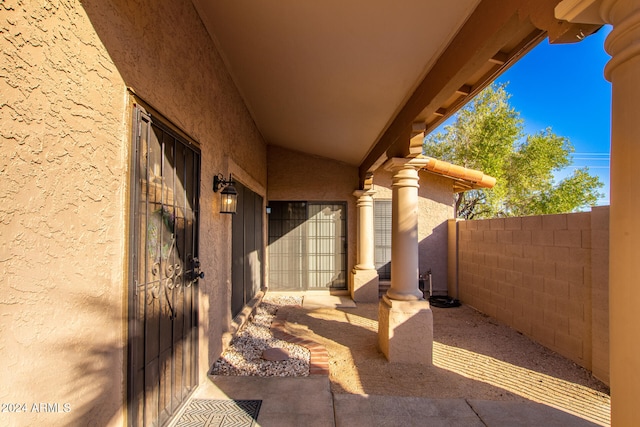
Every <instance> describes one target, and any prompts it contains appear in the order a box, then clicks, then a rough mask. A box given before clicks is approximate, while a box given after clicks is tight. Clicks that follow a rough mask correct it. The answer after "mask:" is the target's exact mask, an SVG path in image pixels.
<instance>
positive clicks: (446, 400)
mask: <svg viewBox="0 0 640 427" xmlns="http://www.w3.org/2000/svg"><path fill="white" fill-rule="evenodd" d="M376 310H377V305H376V304H357V306H354V305H353V304H351V303H349V301H345V300H344V299H340V298H337V297H327V296H322V297H320V298H312V297H305V304H303V306H302V307H286V310H285V311H286V328H287V332H289V333H291V334H293V335H296V336H301V337H304V338H305V339H307V340H309V339H312V340H314V341H315V342H317V343H320V344H322V345H324V346H325V347H326V348H327V351H328V353H329V362H330V363H329V367H330V369H329V370H330V374H329V376H327V375H311V376H308V377H285V378H282V377H267V378H265V377H240V376H239V377H228V376H210V377H209V378H208V379H207V381H206V382H205V383H203V384H200V386H199V387H198V389H197V391H196V392H195V393H194V396H193V397H194V398H200V399H233V400H256V399H258V400H262V407H261V409H260V413H259V416H258V420H257V423H256V425H259V426H263V427H269V426H337V427H351V426H354V427H359V426H363V427H364V426H367V427H369V426H403V427H405V426H489V427H494V426H495V427H499V426H540V425H544V426H597V425H600V426H607V425H609V423H610V415H609V412H610V403H609V399H608V396H607V395H606V393H604V392H603V389H604V386H603V385H602V384H601V383H599V382H598V381H597V380H595V379H593V378H589V377H588V373H586V371H584V370H583V369H582V368H580V367H578V366H577V365H575V364H573V363H572V362H570V361H567V360H566V359H564V358H562V357H561V356H559V355H557V354H555V353H553V352H550V351H549V350H546V349H544V348H543V347H541V346H539V345H537V344H535V343H532V342H531V341H530V340H528V338H526V337H523V336H522V335H520V334H518V333H517V332H516V331H513V330H511V329H509V328H506V327H504V326H501V325H499V324H497V323H495V321H493V320H492V319H490V318H487V317H486V316H483V315H481V314H480V313H477V312H476V311H475V310H473V309H471V308H469V307H464V306H463V307H462V308H461V309H460V310H459V309H458V308H452V309H435V308H434V366H433V367H427V368H425V367H423V366H420V365H415V366H414V365H411V364H403V365H402V366H394V365H393V364H389V363H388V362H386V360H385V359H384V356H382V355H381V354H380V353H379V351H377V349H376V329H375V328H376V327H377V321H376V319H375V317H376V315H375V313H376ZM455 310H459V311H457V312H456V311H455Z"/></svg>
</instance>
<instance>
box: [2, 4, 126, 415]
mask: <svg viewBox="0 0 640 427" xmlns="http://www.w3.org/2000/svg"><path fill="white" fill-rule="evenodd" d="M0 8H1V10H2V12H1V14H0V32H1V33H2V34H1V35H0V51H2V57H3V59H2V63H3V65H2V69H3V71H2V72H1V73H0V116H1V118H0V122H1V123H2V125H1V126H0V129H1V130H0V135H1V136H0V137H1V139H2V141H1V142H0V153H1V155H0V158H1V159H2V166H1V171H2V177H1V179H0V218H1V219H0V234H1V235H2V244H1V245H0V251H1V253H2V255H0V266H1V268H2V274H0V289H2V295H1V296H0V303H1V308H0V313H1V316H0V318H1V326H0V330H2V333H1V334H0V349H1V350H0V351H1V353H2V360H3V362H2V363H1V364H0V378H2V384H3V386H2V387H0V402H2V403H20V404H22V403H24V404H26V410H27V413H13V414H12V413H2V414H0V424H2V425H16V426H17V425H20V426H24V425H74V424H75V425H82V424H85V425H86V424H87V423H88V420H90V419H92V420H97V421H96V422H97V423H98V424H107V423H109V422H112V423H113V424H123V418H122V412H121V407H122V402H123V396H124V370H123V359H124V354H125V342H126V341H125V334H124V323H123V319H124V317H125V316H126V307H125V306H124V305H123V290H124V283H123V281H124V280H125V272H124V266H125V264H124V261H125V258H124V257H123V253H124V251H125V233H124V230H125V229H126V221H125V215H124V213H125V207H126V206H127V202H126V182H127V160H128V152H127V145H126V144H127V142H126V141H127V137H128V128H127V126H126V123H125V122H126V118H125V111H126V108H125V86H124V82H123V81H122V79H121V78H120V77H119V75H118V72H117V69H116V67H115V66H114V65H113V63H111V61H110V60H109V57H108V54H107V52H106V51H105V49H104V47H103V46H102V45H101V43H100V40H99V38H98V37H97V36H96V34H95V32H94V31H93V29H92V27H91V23H90V22H89V20H88V19H87V17H86V15H85V13H84V11H83V10H82V8H81V7H80V6H79V5H78V4H77V3H75V2H18V1H8V2H4V3H3V4H2V6H0ZM40 403H51V404H58V407H57V409H58V410H59V411H60V413H37V412H35V411H33V404H36V405H39V404H40ZM64 404H68V407H65V406H64ZM37 408H38V407H37V406H36V409H37ZM53 408H55V406H54V407H53ZM66 409H68V410H69V412H67V413H65V412H64V411H65V410H66Z"/></svg>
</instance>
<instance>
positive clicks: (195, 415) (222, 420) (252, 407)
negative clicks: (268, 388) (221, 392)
mask: <svg viewBox="0 0 640 427" xmlns="http://www.w3.org/2000/svg"><path fill="white" fill-rule="evenodd" d="M260 405H262V400H210V399H194V400H192V401H191V402H189V405H188V406H187V408H186V409H185V411H184V413H183V414H182V416H180V418H179V419H178V422H177V423H176V424H174V425H175V427H196V426H198V427H252V426H253V424H254V422H255V421H256V420H257V419H258V412H260Z"/></svg>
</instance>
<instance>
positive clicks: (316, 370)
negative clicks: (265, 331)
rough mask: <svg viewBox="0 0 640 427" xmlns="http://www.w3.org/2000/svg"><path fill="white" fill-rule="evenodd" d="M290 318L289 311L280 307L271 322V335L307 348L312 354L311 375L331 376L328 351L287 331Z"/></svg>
mask: <svg viewBox="0 0 640 427" xmlns="http://www.w3.org/2000/svg"><path fill="white" fill-rule="evenodd" d="M298 307H299V306H298ZM288 317H289V313H288V311H287V310H286V309H285V308H284V307H280V308H279V309H278V311H277V312H276V315H275V317H274V319H273V321H272V322H271V333H272V334H273V336H274V337H276V338H278V339H281V340H283V341H287V342H290V343H292V344H298V345H301V346H303V347H306V348H307V349H308V350H309V352H310V353H311V354H310V358H309V375H327V376H328V375H329V353H328V352H327V349H326V348H325V347H324V346H323V345H322V344H318V343H317V342H315V341H311V340H309V339H307V338H302V337H298V336H295V335H291V334H290V333H288V332H286V331H285V323H286V322H287V318H288Z"/></svg>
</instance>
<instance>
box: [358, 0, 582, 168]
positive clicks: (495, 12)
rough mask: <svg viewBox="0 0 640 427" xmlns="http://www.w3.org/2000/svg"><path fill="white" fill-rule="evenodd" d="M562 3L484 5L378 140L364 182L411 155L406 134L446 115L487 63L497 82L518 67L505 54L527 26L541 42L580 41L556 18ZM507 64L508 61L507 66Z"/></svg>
mask: <svg viewBox="0 0 640 427" xmlns="http://www.w3.org/2000/svg"><path fill="white" fill-rule="evenodd" d="M559 1H560V0H482V1H481V2H480V4H479V5H478V6H477V7H476V9H475V10H474V11H473V13H472V14H471V16H470V17H469V19H467V21H466V22H465V24H464V25H463V26H462V28H461V29H460V30H459V31H458V33H457V34H456V36H455V37H454V38H453V40H452V41H451V43H450V44H449V46H448V47H447V49H446V50H445V51H444V52H443V53H442V55H441V56H440V58H438V60H437V61H436V62H435V64H434V65H433V67H432V68H431V69H430V70H429V71H428V73H427V74H426V76H425V77H424V79H423V80H422V81H421V82H420V83H419V84H418V86H417V87H416V89H415V91H414V92H413V94H412V95H411V96H410V97H409V99H408V100H407V102H406V104H404V106H403V107H402V108H401V109H400V110H399V112H398V113H397V115H396V116H395V117H394V118H393V120H392V121H391V122H390V124H389V125H388V127H387V128H386V129H385V130H384V131H383V132H382V133H381V135H380V136H379V137H378V140H377V141H376V142H375V144H374V145H373V147H372V149H371V150H370V151H369V153H368V154H367V156H366V158H365V159H364V161H363V162H362V163H361V165H360V179H361V181H362V180H363V177H364V176H365V175H366V173H367V172H369V171H372V170H373V169H374V167H375V166H376V165H379V164H380V163H381V161H383V159H384V158H386V157H387V156H389V155H390V154H393V153H398V154H400V153H403V152H408V151H409V138H406V130H407V129H408V128H410V127H411V124H412V122H413V121H415V120H416V118H417V117H418V115H420V114H421V113H422V112H423V111H425V112H426V113H427V114H428V115H431V114H437V112H438V111H441V110H440V108H441V107H442V105H443V104H444V103H445V101H446V100H447V99H450V98H451V96H452V95H453V94H454V93H456V92H458V91H460V90H461V89H464V85H467V84H468V80H469V79H470V78H471V77H472V76H473V75H474V74H475V73H476V72H477V71H478V70H479V69H481V68H482V67H483V66H486V64H487V63H488V62H493V63H495V64H496V66H497V67H498V68H497V69H498V71H497V72H496V71H494V70H493V69H492V71H491V72H490V75H491V76H493V77H492V78H495V77H496V76H497V75H499V73H500V72H502V71H504V70H505V69H506V68H508V66H509V65H511V64H512V63H513V62H515V60H517V59H518V58H519V57H513V56H511V55H509V57H508V58H506V60H505V58H504V53H503V52H502V49H503V47H504V46H505V45H507V44H508V43H513V42H514V41H516V40H514V37H516V36H518V37H521V34H522V28H523V26H530V27H531V29H532V30H534V29H535V28H538V29H540V31H538V32H537V33H536V34H537V36H536V40H538V41H539V40H540V38H539V37H540V35H541V34H542V35H543V34H544V32H545V31H549V32H550V34H552V35H553V37H552V38H551V40H552V41H559V42H563V41H565V40H572V39H575V36H574V35H573V32H574V31H577V30H576V28H575V26H574V25H572V24H569V23H567V22H559V21H558V20H557V19H555V17H554V16H553V10H554V8H555V6H556V5H557V3H559ZM585 34H586V33H585ZM529 36H530V34H529V35H525V37H524V38H527V37H529ZM503 60H505V61H504V62H502V61H503ZM488 83H490V81H478V82H474V84H473V88H472V90H471V91H470V92H469V94H468V95H466V96H469V95H471V94H472V93H473V92H474V91H476V90H478V88H480V87H484V86H486V85H487V84H488ZM453 111H454V110H453V109H451V108H448V109H447V113H448V114H452V112H453ZM401 135H403V136H401ZM392 146H393V148H392ZM388 151H391V152H392V153H389V152H388Z"/></svg>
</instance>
